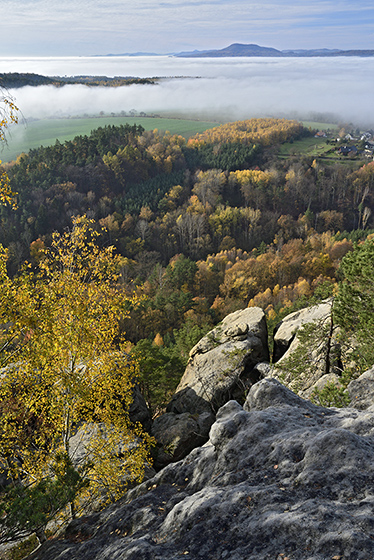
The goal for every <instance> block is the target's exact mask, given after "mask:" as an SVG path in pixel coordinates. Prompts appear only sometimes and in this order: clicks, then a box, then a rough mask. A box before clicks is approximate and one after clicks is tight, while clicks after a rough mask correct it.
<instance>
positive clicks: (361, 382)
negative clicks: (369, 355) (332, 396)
mask: <svg viewBox="0 0 374 560" xmlns="http://www.w3.org/2000/svg"><path fill="white" fill-rule="evenodd" d="M347 390H348V395H349V398H350V405H351V406H353V407H354V408H358V409H359V410H365V409H366V408H369V407H371V406H374V367H372V368H371V369H369V370H368V371H365V373H363V374H362V375H360V377H358V378H357V379H354V380H353V381H351V382H350V384H349V385H348V387H347Z"/></svg>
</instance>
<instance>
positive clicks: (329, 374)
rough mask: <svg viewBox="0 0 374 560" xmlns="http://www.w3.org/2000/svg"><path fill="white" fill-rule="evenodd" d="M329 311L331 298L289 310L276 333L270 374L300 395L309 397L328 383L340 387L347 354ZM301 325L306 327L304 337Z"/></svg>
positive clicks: (330, 309)
mask: <svg viewBox="0 0 374 560" xmlns="http://www.w3.org/2000/svg"><path fill="white" fill-rule="evenodd" d="M331 311H332V301H331V300H330V301H327V302H324V303H321V304H319V305H315V306H313V307H309V308H306V309H302V310H300V311H297V312H295V313H291V314H290V315H288V316H287V317H285V319H284V320H283V321H281V323H279V325H278V327H277V329H276V332H275V336H274V361H276V363H275V366H274V367H273V369H272V370H271V372H270V373H269V375H270V376H272V377H275V378H276V379H278V380H280V381H281V382H282V383H284V384H285V385H286V386H287V387H288V388H290V389H291V390H292V391H295V392H296V393H297V394H298V395H299V396H301V397H303V398H310V397H311V396H313V394H315V392H316V391H317V392H318V391H321V390H322V389H323V388H324V387H325V386H326V385H327V384H330V385H331V384H333V385H335V386H337V387H340V378H341V375H342V373H343V369H344V366H343V361H346V356H345V351H344V350H343V349H342V345H341V341H340V338H339V329H338V328H337V327H335V326H334V325H333V320H332V316H331ZM304 327H308V333H307V337H306V338H305V336H306V335H305V334H304V335H303V336H304V338H305V340H303V338H302V332H303V331H304V330H305V329H304Z"/></svg>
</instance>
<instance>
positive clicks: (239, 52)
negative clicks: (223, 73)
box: [176, 43, 284, 58]
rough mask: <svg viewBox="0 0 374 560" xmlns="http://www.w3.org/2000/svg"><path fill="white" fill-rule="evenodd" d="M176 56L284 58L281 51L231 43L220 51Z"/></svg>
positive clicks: (195, 52) (194, 52)
mask: <svg viewBox="0 0 374 560" xmlns="http://www.w3.org/2000/svg"><path fill="white" fill-rule="evenodd" d="M176 56H180V57H186V58H192V57H221V56H284V55H283V54H282V51H278V50H277V49H273V48H270V47H260V46H259V45H253V44H252V45H243V44H241V43H233V44H232V45H230V46H229V47H226V48H224V49H220V50H211V51H193V52H190V53H189V52H185V53H179V54H177V55H176Z"/></svg>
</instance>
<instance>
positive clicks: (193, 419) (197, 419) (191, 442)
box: [152, 412, 215, 470]
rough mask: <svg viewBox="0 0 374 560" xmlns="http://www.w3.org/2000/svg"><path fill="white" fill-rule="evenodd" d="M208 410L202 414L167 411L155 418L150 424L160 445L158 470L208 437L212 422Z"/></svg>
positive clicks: (156, 463)
mask: <svg viewBox="0 0 374 560" xmlns="http://www.w3.org/2000/svg"><path fill="white" fill-rule="evenodd" d="M214 419H215V417H214V415H213V414H212V413H210V412H203V413H202V414H191V413H189V412H184V413H183V414H175V413H173V412H167V413H166V414H162V415H161V416H159V417H158V418H156V419H155V420H154V422H153V426H152V435H153V436H154V437H155V439H156V440H157V442H158V443H159V445H160V448H159V450H158V453H157V456H156V461H155V468H156V469H157V470H159V469H160V468H162V467H165V466H166V465H167V464H169V463H171V462H175V461H179V460H180V459H182V458H183V457H186V455H188V454H189V453H190V451H192V449H195V447H199V446H200V445H203V444H204V443H205V442H206V441H207V440H208V437H209V430H210V427H211V425H212V424H213V422H214Z"/></svg>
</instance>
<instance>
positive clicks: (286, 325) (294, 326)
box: [273, 301, 332, 362]
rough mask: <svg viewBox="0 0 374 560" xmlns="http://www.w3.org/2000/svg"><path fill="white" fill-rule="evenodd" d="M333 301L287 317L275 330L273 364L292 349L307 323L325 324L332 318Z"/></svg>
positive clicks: (295, 312) (301, 310) (307, 308)
mask: <svg viewBox="0 0 374 560" xmlns="http://www.w3.org/2000/svg"><path fill="white" fill-rule="evenodd" d="M331 306H332V302H331V301H326V302H324V303H320V304H319V305H314V306H312V307H306V308H305V309H300V310H299V311H294V312H293V313H290V314H289V315H287V317H285V318H284V319H283V320H282V321H281V322H280V323H279V325H277V326H276V328H275V329H274V352H273V362H278V360H280V358H281V357H282V356H283V355H284V354H285V353H286V352H287V350H288V349H290V346H291V343H292V341H293V340H294V339H295V335H296V333H297V331H298V330H299V328H300V327H302V326H303V325H305V324H307V323H312V322H315V321H316V322H321V321H322V322H324V321H326V320H329V319H330V317H331Z"/></svg>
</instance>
